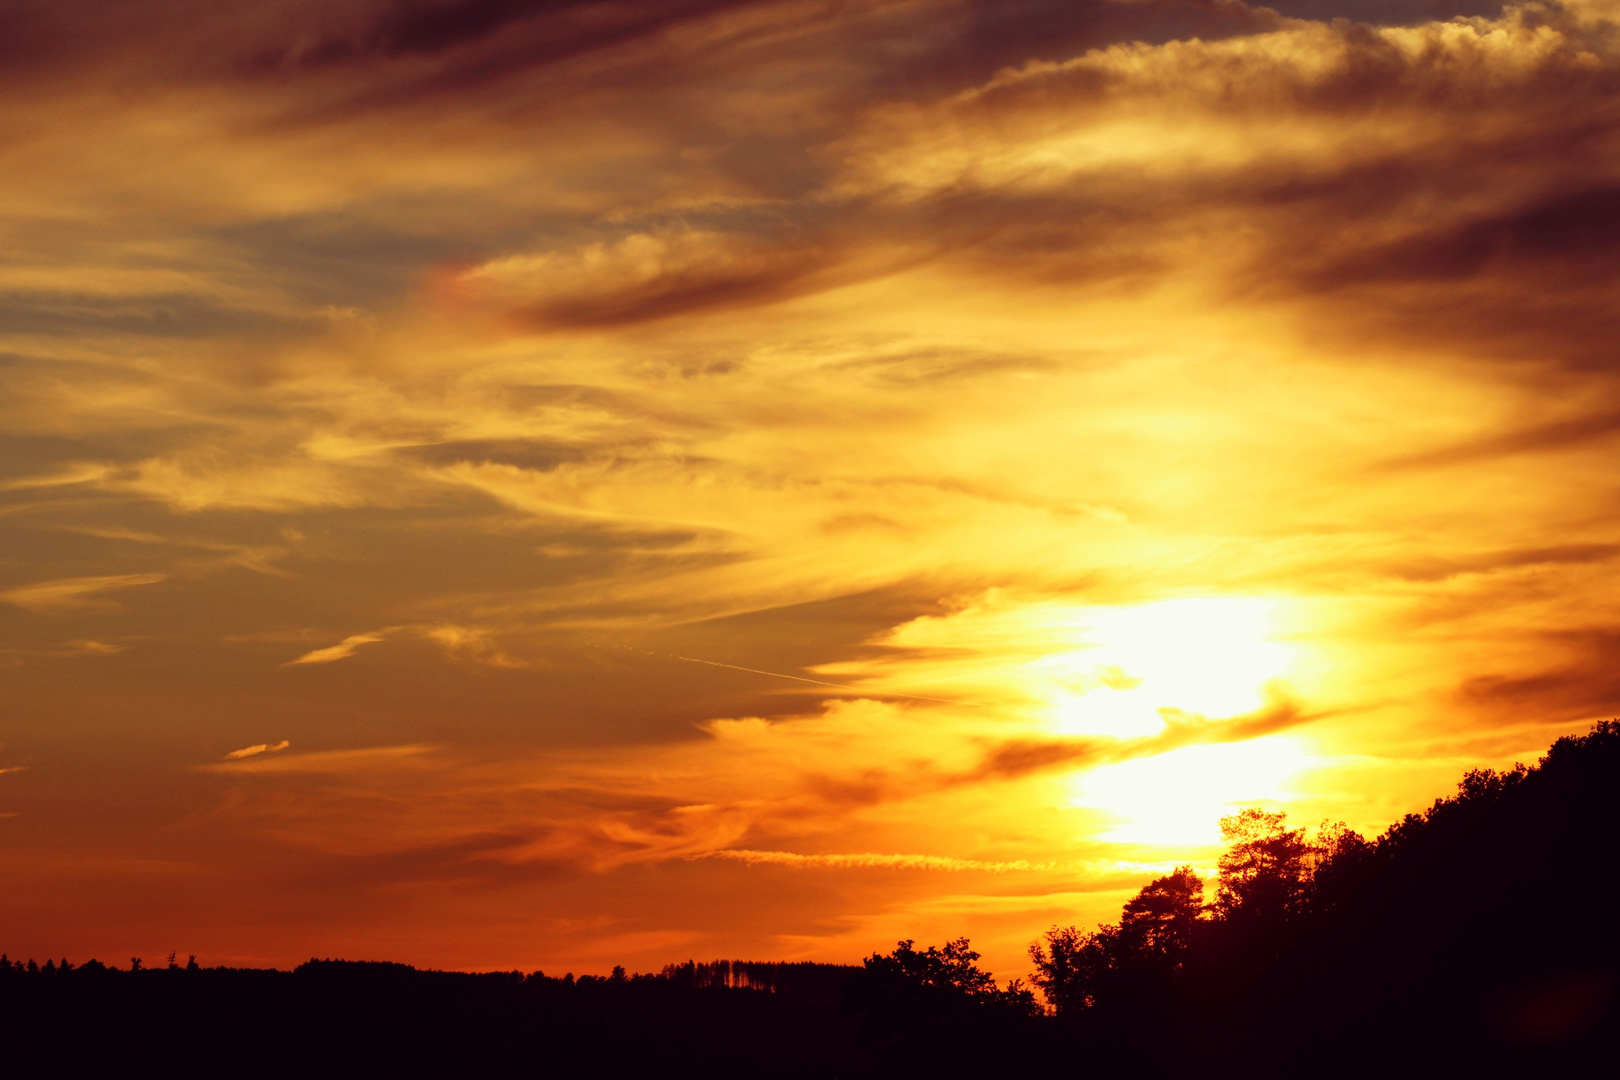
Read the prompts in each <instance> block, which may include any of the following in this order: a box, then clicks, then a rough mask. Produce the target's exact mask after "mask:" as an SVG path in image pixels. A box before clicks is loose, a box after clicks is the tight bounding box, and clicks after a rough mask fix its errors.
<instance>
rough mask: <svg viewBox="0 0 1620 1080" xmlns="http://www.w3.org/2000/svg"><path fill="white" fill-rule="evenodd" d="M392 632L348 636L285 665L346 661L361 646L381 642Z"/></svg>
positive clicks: (383, 631)
mask: <svg viewBox="0 0 1620 1080" xmlns="http://www.w3.org/2000/svg"><path fill="white" fill-rule="evenodd" d="M392 632H393V631H392V630H377V631H374V632H372V633H369V634H350V635H349V636H348V637H346V638H344V639H343V640H342V641H340V642H338V643H337V644H336V645H328V646H327V647H326V648H324V649H311V650H310V651H309V652H307V653H304V654H303V655H302V656H299V657H298V658H297V659H294V660H289V661H287V664H288V666H291V665H293V664H331V663H334V662H336V661H338V660H347V659H348V658H349V657H351V656H353V655H354V654H355V652H356V651H358V650H359V648H360V647H361V646H362V645H372V644H375V643H377V642H379V641H382V640H383V639H385V638H386V637H388V635H389V634H390V633H392Z"/></svg>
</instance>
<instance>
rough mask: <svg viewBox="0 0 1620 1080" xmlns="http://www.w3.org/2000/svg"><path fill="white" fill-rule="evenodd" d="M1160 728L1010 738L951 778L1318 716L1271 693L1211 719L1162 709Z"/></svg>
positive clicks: (1056, 764)
mask: <svg viewBox="0 0 1620 1080" xmlns="http://www.w3.org/2000/svg"><path fill="white" fill-rule="evenodd" d="M1160 714H1161V715H1162V716H1163V717H1164V721H1165V729H1164V730H1163V731H1162V732H1160V733H1159V734H1157V735H1149V736H1144V737H1142V738H1137V739H1101V738H1077V739H1013V740H1009V741H1007V742H1005V743H1002V744H1001V745H1000V746H998V747H996V748H995V749H994V750H992V751H991V752H990V753H988V754H986V755H985V757H984V760H982V761H981V762H980V763H979V765H978V766H977V767H975V768H974V769H972V770H971V771H969V772H967V773H964V774H961V775H960V776H957V777H954V778H953V781H954V782H959V783H961V782H969V783H970V782H977V781H983V780H1011V779H1016V778H1018V777H1021V776H1028V775H1030V774H1032V773H1039V772H1047V771H1049V770H1052V769H1080V768H1089V767H1095V766H1098V765H1107V764H1113V763H1115V762H1120V761H1129V760H1131V759H1133V758H1141V757H1152V756H1153V755H1156V754H1163V753H1168V752H1169V751H1171V750H1179V749H1180V748H1182V747H1184V746H1193V745H1197V744H1203V743H1229V742H1244V741H1246V740H1248V739H1258V738H1260V737H1261V736H1263V735H1270V734H1273V733H1275V732H1278V731H1284V730H1287V729H1288V728H1293V727H1298V726H1299V725H1301V724H1306V723H1310V722H1312V721H1314V720H1319V719H1322V718H1323V717H1325V716H1328V715H1330V714H1328V713H1325V712H1307V711H1306V710H1305V709H1304V708H1303V707H1302V706H1301V705H1300V704H1299V703H1298V702H1295V701H1292V700H1290V699H1288V698H1285V697H1282V696H1274V697H1273V700H1272V701H1271V702H1270V703H1269V704H1267V705H1265V706H1264V707H1262V708H1260V709H1257V710H1256V711H1254V712H1252V713H1244V714H1243V715H1241V716H1232V717H1224V718H1219V719H1211V718H1209V717H1206V716H1199V715H1197V714H1195V713H1186V712H1182V711H1181V710H1179V709H1161V710H1160Z"/></svg>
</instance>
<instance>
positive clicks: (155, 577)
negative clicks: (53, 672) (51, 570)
mask: <svg viewBox="0 0 1620 1080" xmlns="http://www.w3.org/2000/svg"><path fill="white" fill-rule="evenodd" d="M167 577H168V575H167V574H103V575H97V576H91V577H75V578H59V579H57V580H55V581H40V582H36V583H35V584H32V585H23V586H19V587H18V588H15V589H9V590H7V591H6V592H0V601H5V602H6V603H8V604H14V605H16V606H17V607H20V608H23V609H24V610H26V611H35V612H39V613H40V614H43V615H68V614H74V613H78V612H85V611H94V610H98V609H103V610H104V609H106V608H110V607H116V606H117V605H116V604H115V603H114V602H113V601H111V600H105V599H101V598H100V596H99V594H101V593H104V592H110V591H112V590H114V589H127V588H132V587H134V586H136V585H154V584H156V583H157V582H160V581H163V580H164V579H166V578H167Z"/></svg>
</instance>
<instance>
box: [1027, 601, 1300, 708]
mask: <svg viewBox="0 0 1620 1080" xmlns="http://www.w3.org/2000/svg"><path fill="white" fill-rule="evenodd" d="M1275 607H1276V605H1275V603H1274V602H1272V601H1267V600H1252V599H1188V600H1165V601H1161V602H1159V603H1155V604H1141V605H1138V606H1135V607H1118V608H1101V607H1098V608H1087V609H1085V610H1084V613H1083V615H1082V616H1081V618H1080V620H1079V626H1078V627H1077V629H1078V632H1079V634H1080V635H1081V638H1082V643H1081V647H1080V648H1079V649H1076V650H1074V651H1072V652H1066V653H1061V654H1058V655H1055V656H1051V657H1048V658H1047V660H1046V661H1045V664H1044V665H1043V666H1046V667H1047V668H1048V669H1049V673H1050V675H1051V677H1052V678H1053V681H1054V682H1055V683H1056V684H1057V691H1056V693H1055V694H1054V695H1053V699H1052V704H1053V707H1054V712H1055V717H1056V720H1057V723H1058V726H1059V728H1060V729H1061V730H1063V731H1064V732H1067V733H1070V734H1076V735H1080V734H1086V735H1114V736H1118V737H1120V738H1131V737H1135V736H1139V735H1152V734H1155V733H1157V732H1158V731H1159V730H1160V729H1161V728H1162V727H1163V726H1164V720H1163V717H1162V716H1161V715H1160V713H1159V710H1160V709H1180V710H1182V711H1184V712H1190V713H1198V714H1200V715H1203V716H1210V717H1221V716H1235V715H1238V714H1240V713H1245V712H1252V711H1254V710H1255V709H1257V708H1259V707H1260V706H1261V705H1263V704H1264V703H1265V698H1264V689H1265V686H1266V684H1267V683H1269V682H1272V681H1274V680H1277V679H1281V678H1283V677H1284V676H1285V675H1287V673H1288V670H1289V667H1290V665H1291V664H1292V662H1293V658H1294V655H1293V654H1294V650H1293V648H1292V647H1291V646H1289V645H1286V644H1284V643H1282V642H1279V641H1276V640H1274V638H1273V635H1274V630H1273V625H1272V624H1273V618H1274V611H1275Z"/></svg>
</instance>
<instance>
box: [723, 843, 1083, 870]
mask: <svg viewBox="0 0 1620 1080" xmlns="http://www.w3.org/2000/svg"><path fill="white" fill-rule="evenodd" d="M696 857H697V858H703V859H730V860H733V861H735V862H741V863H748V864H749V865H756V864H767V865H775V866H793V867H826V868H831V869H844V868H848V869H855V870H944V871H979V872H983V873H991V874H1008V873H1027V872H1035V873H1040V872H1044V871H1050V870H1052V869H1053V864H1052V863H1033V862H1028V861H1025V860H1022V859H1019V860H1015V861H1013V862H984V861H982V860H979V859H955V858H951V857H950V856H947V855H878V854H873V853H871V852H858V853H854V854H847V855H800V854H797V853H794V852H791V851H753V850H750V849H747V848H727V849H725V850H721V851H711V852H707V853H705V854H703V855H700V856H696Z"/></svg>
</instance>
